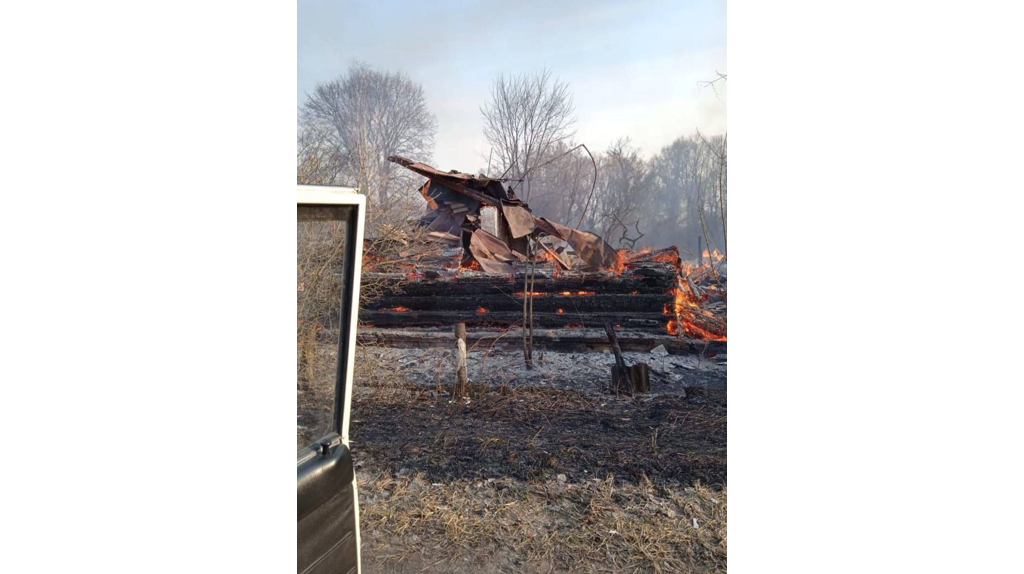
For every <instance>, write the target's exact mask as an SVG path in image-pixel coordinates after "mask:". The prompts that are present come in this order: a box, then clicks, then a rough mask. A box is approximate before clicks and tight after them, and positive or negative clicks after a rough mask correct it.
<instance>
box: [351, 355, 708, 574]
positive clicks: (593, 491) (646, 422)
mask: <svg viewBox="0 0 1024 574" xmlns="http://www.w3.org/2000/svg"><path fill="white" fill-rule="evenodd" d="M625 359H626V361H627V362H628V363H630V364H633V363H635V362H639V361H643V362H646V363H648V364H649V365H650V368H651V387H652V393H650V394H645V395H637V396H634V397H628V396H619V397H616V396H615V395H613V394H610V393H609V392H607V390H605V389H606V385H607V384H608V380H609V378H610V372H609V368H610V366H611V365H612V363H613V362H614V357H613V356H612V355H611V354H605V353H600V352H590V353H567V352H558V353H556V352H544V351H543V350H541V349H535V350H534V360H535V363H536V366H535V368H534V369H527V368H526V367H525V365H524V364H523V356H522V352H521V351H513V350H511V349H505V350H500V351H499V350H493V351H490V352H488V351H486V350H482V351H481V350H479V349H474V350H472V351H471V352H470V353H469V356H468V374H469V382H470V386H469V389H468V396H466V397H455V396H453V395H452V394H451V385H452V382H453V378H454V366H453V363H452V356H451V353H450V352H449V351H448V350H446V349H437V348H433V349H385V348H376V347H363V348H360V350H359V357H358V362H357V370H358V372H359V374H358V376H357V381H356V388H355V393H354V397H353V406H352V416H353V421H352V430H351V435H352V452H353V457H354V460H355V461H356V462H355V464H356V470H357V477H358V480H359V497H360V513H361V524H362V532H363V535H362V553H363V562H364V564H363V567H364V571H366V572H388V573H399V572H483V573H490V572H624V571H625V572H724V571H725V570H726V554H727V543H726V514H727V511H726V501H727V492H726V475H727V470H726V469H727V463H726V444H727V441H726V427H727V416H726V413H727V406H726V389H725V386H726V366H725V364H724V359H725V357H724V355H719V356H717V357H714V358H705V357H699V356H694V355H664V354H658V353H625Z"/></svg>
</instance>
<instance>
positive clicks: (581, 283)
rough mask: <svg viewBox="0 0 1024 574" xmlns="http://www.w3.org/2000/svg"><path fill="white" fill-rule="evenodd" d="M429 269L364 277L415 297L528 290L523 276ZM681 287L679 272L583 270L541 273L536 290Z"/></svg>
mask: <svg viewBox="0 0 1024 574" xmlns="http://www.w3.org/2000/svg"><path fill="white" fill-rule="evenodd" d="M427 273H428V272H421V273H417V274H414V275H413V277H412V278H410V277H409V276H408V275H404V274H394V273H391V274H384V273H366V274H364V275H363V280H364V281H367V282H371V281H372V282H374V284H378V283H379V284H380V285H381V286H382V287H383V288H384V289H385V290H388V291H393V292H401V293H402V294H405V295H411V296H427V295H429V296H435V295H444V296H466V295H507V294H511V293H517V292H522V291H525V287H524V283H525V282H524V277H523V276H514V277H513V276H505V275H497V276H496V275H481V276H476V277H471V276H470V277H453V278H450V279H444V278H429V276H428V274H427ZM677 286H678V279H677V277H676V275H675V273H674V272H673V273H668V274H654V275H635V274H634V275H628V276H621V275H615V274H612V273H580V274H578V275H571V276H566V275H559V276H557V277H543V276H540V275H538V276H537V280H536V287H535V288H534V291H535V292H539V293H561V292H564V291H571V292H573V293H578V292H579V291H587V292H590V291H593V292H599V293H602V294H632V293H633V292H634V291H635V292H636V293H637V294H661V293H665V292H667V291H670V290H672V289H675V288H676V287H677Z"/></svg>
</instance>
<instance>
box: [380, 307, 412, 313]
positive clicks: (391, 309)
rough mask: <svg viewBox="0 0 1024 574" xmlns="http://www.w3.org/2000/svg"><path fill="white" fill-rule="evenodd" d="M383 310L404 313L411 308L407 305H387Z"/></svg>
mask: <svg viewBox="0 0 1024 574" xmlns="http://www.w3.org/2000/svg"><path fill="white" fill-rule="evenodd" d="M384 311H395V312H397V313H405V312H408V311H411V309H409V308H408V307H389V308H387V309H384Z"/></svg>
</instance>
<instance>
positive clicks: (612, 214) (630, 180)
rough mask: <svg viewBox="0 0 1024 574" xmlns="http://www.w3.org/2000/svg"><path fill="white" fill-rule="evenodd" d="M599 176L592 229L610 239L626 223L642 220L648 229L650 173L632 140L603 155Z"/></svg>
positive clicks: (590, 216)
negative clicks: (647, 212)
mask: <svg viewBox="0 0 1024 574" xmlns="http://www.w3.org/2000/svg"><path fill="white" fill-rule="evenodd" d="M599 173H600V176H599V177H598V185H597V192H596V193H595V195H594V205H593V207H592V209H591V212H590V213H588V214H587V219H586V221H587V222H588V228H589V229H592V230H594V231H595V232H596V233H598V234H599V235H602V236H605V237H610V236H612V235H613V234H614V233H616V232H617V230H618V229H621V228H622V227H625V226H626V224H625V223H623V222H626V221H633V220H640V223H641V224H642V225H644V226H645V227H646V221H644V219H645V218H646V213H645V209H646V206H647V204H648V203H650V199H651V178H650V169H649V166H648V162H647V161H646V160H644V158H643V156H642V155H641V154H640V150H638V149H637V148H635V147H633V146H632V145H631V144H630V142H629V138H622V139H619V140H618V141H616V142H615V143H613V144H612V145H611V146H610V147H609V148H608V150H607V151H605V153H604V154H602V156H601V162H600V166H599ZM627 229H628V227H627Z"/></svg>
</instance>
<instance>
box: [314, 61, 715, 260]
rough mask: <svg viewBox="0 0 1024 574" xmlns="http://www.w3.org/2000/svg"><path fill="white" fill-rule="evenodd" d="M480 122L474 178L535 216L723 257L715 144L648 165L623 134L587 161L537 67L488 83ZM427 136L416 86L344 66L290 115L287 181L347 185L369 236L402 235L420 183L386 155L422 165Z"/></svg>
mask: <svg viewBox="0 0 1024 574" xmlns="http://www.w3.org/2000/svg"><path fill="white" fill-rule="evenodd" d="M480 113H481V115H482V117H483V119H484V126H485V127H484V136H485V137H486V138H487V140H488V142H489V143H490V145H491V160H490V165H488V166H487V167H486V168H482V169H481V170H480V171H481V172H485V173H484V175H487V176H489V177H502V178H505V179H507V180H508V185H510V186H512V187H514V189H515V191H516V194H517V195H518V196H519V197H520V198H522V199H523V200H524V201H526V202H527V203H529V205H530V207H531V208H532V209H533V211H534V212H535V213H537V214H538V215H541V216H544V217H547V218H549V219H551V220H554V221H558V222H561V223H563V224H565V225H569V226H571V227H577V226H579V228H580V229H584V230H588V231H593V232H595V233H597V234H599V235H601V236H603V237H604V238H605V239H606V240H607V241H608V242H609V243H610V244H612V245H613V246H616V247H622V248H631V249H639V248H642V247H648V246H649V247H655V248H657V247H667V246H669V245H676V246H678V247H679V248H680V250H681V251H683V252H684V253H685V254H688V255H690V256H693V255H695V254H696V253H697V250H698V247H700V248H703V249H707V248H709V247H710V248H711V249H718V250H719V251H721V252H723V253H724V252H726V239H727V233H726V231H727V221H728V218H727V190H728V169H727V167H728V146H727V137H726V136H724V135H711V136H709V135H705V134H702V133H700V132H694V133H693V134H691V135H684V136H680V137H679V138H678V139H676V140H675V141H674V142H672V143H671V144H669V145H668V146H665V147H664V148H662V149H661V150H660V151H658V152H657V153H656V154H654V156H653V157H650V158H645V157H644V155H643V154H642V151H641V150H640V149H638V148H637V147H636V146H634V145H633V144H632V143H631V142H630V140H629V138H628V137H623V138H622V139H619V140H618V141H616V142H614V143H612V144H611V145H610V146H608V148H607V149H604V150H598V151H596V152H592V151H591V150H590V149H589V148H587V147H586V146H585V145H582V144H584V143H585V142H580V141H577V139H576V135H577V134H576V129H575V128H576V122H577V120H576V117H575V107H574V104H573V96H572V92H571V90H570V89H569V86H568V84H566V83H565V82H562V81H559V80H558V79H557V78H555V77H554V75H553V74H552V73H551V72H550V71H548V70H542V71H540V72H536V73H530V74H519V75H503V76H500V77H498V78H496V79H495V80H494V83H493V84H492V87H491V92H490V94H489V97H488V98H487V100H486V101H485V103H484V104H483V105H482V106H481V108H480ZM436 134H437V119H436V117H435V116H434V114H433V113H431V112H430V110H429V109H428V108H427V105H426V97H425V94H424V92H423V88H422V87H421V86H420V85H419V84H417V83H416V82H414V81H412V80H411V79H410V78H409V77H408V76H406V75H404V74H402V73H401V72H386V71H380V70H375V69H372V68H369V67H368V66H366V65H363V64H355V65H353V66H352V67H351V68H350V69H349V70H348V71H347V72H346V73H345V74H344V75H342V76H340V77H338V78H337V79H335V80H332V81H330V82H326V83H323V84H319V85H317V86H316V87H315V88H314V90H313V92H312V93H311V94H309V95H308V97H307V99H306V101H305V102H304V103H303V104H302V105H301V107H300V110H299V129H298V152H297V164H298V165H297V168H298V181H299V183H308V184H318V185H354V186H355V187H358V188H359V189H360V190H361V192H362V193H364V194H365V195H366V196H367V204H368V206H369V207H370V209H369V210H368V222H367V229H368V233H370V234H375V233H376V234H387V233H389V232H390V231H393V230H395V229H399V228H405V227H407V223H408V220H409V219H410V218H413V217H417V216H418V215H420V214H422V211H423V202H422V199H421V198H420V197H419V194H418V193H416V189H417V188H418V187H419V186H420V185H421V184H422V179H421V178H419V177H417V176H416V175H415V174H412V173H411V172H409V171H408V170H405V169H404V168H401V167H399V166H397V165H395V164H392V163H390V162H388V161H387V157H388V156H390V155H401V156H405V157H409V158H411V159H414V160H418V161H423V162H425V163H430V162H431V159H432V153H433V149H434V139H435V137H436ZM435 167H438V168H440V169H452V168H458V169H462V170H463V171H467V170H466V168H467V167H468V166H435Z"/></svg>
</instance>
